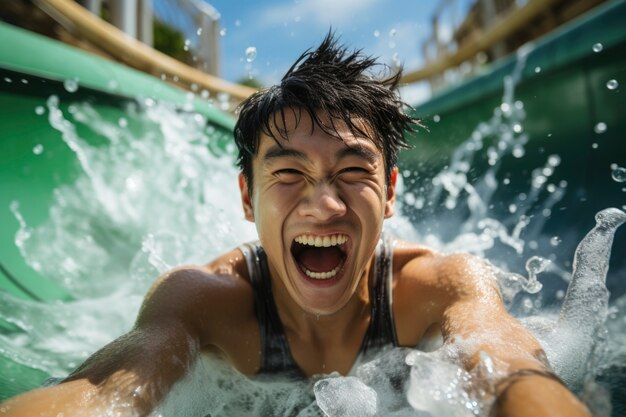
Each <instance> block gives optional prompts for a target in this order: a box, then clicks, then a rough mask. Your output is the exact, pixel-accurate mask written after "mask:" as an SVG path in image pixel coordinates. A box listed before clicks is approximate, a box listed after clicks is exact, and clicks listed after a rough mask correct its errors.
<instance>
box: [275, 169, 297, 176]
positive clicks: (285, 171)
mask: <svg viewBox="0 0 626 417" xmlns="http://www.w3.org/2000/svg"><path fill="white" fill-rule="evenodd" d="M281 174H287V175H288V174H291V175H302V172H300V171H298V170H297V169H293V168H284V169H279V170H277V171H274V175H281Z"/></svg>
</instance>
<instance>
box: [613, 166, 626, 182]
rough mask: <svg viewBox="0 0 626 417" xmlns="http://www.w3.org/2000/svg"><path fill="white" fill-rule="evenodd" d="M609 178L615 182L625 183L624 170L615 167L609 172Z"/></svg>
mask: <svg viewBox="0 0 626 417" xmlns="http://www.w3.org/2000/svg"><path fill="white" fill-rule="evenodd" d="M611 177H612V178H613V180H614V181H617V182H626V168H622V167H616V168H614V169H613V170H612V171H611Z"/></svg>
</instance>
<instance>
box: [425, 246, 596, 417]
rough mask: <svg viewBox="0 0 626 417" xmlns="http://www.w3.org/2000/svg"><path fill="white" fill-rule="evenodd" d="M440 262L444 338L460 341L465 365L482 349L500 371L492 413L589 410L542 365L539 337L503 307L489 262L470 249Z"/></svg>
mask: <svg viewBox="0 0 626 417" xmlns="http://www.w3.org/2000/svg"><path fill="white" fill-rule="evenodd" d="M438 263H439V265H438V267H437V270H438V271H437V272H438V273H437V276H438V281H439V284H440V285H442V286H443V288H445V292H446V297H449V299H450V302H449V303H448V304H447V307H446V308H445V309H444V312H443V322H442V333H443V336H444V342H445V343H454V344H456V345H457V346H460V347H461V351H462V359H463V361H464V365H465V367H466V368H467V369H468V370H471V369H473V368H474V367H476V366H477V365H478V364H479V361H480V352H485V353H487V354H488V355H489V356H490V357H491V359H492V360H493V362H494V365H495V368H496V370H497V371H499V372H500V373H501V374H502V375H503V376H502V377H501V378H500V379H499V381H498V382H497V383H496V396H497V398H496V402H495V403H494V406H493V410H492V415H493V416H502V417H505V416H506V417H517V416H531V415H532V416H537V417H539V416H550V417H556V416H567V417H574V416H589V415H590V414H589V411H588V410H587V409H586V407H585V406H584V405H583V404H582V403H581V402H580V401H579V400H578V399H577V398H576V397H575V396H574V395H573V394H572V393H571V392H570V391H569V390H568V389H567V388H566V387H565V385H563V384H562V383H560V382H559V380H558V378H555V377H552V375H551V374H550V372H549V370H548V369H546V368H547V366H548V364H547V362H546V360H545V354H544V352H543V350H542V348H541V346H540V345H539V343H538V342H537V340H536V339H535V338H534V337H533V336H532V335H531V334H530V332H529V331H528V330H527V329H525V328H524V327H523V326H522V325H521V324H520V323H519V322H518V321H517V320H516V319H514V318H513V317H511V316H510V315H509V314H508V313H507V311H506V309H505V307H504V304H503V303H502V299H501V297H500V294H499V290H498V288H497V281H496V278H495V275H494V273H493V270H492V267H490V266H489V265H487V264H486V263H485V262H483V261H481V260H478V259H477V258H474V257H471V256H469V255H450V256H446V257H442V258H441V260H440V261H438ZM526 370H529V371H526Z"/></svg>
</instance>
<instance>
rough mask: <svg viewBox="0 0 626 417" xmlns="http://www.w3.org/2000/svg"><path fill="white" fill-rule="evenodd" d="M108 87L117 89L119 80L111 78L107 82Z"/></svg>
mask: <svg viewBox="0 0 626 417" xmlns="http://www.w3.org/2000/svg"><path fill="white" fill-rule="evenodd" d="M107 87H108V88H109V90H117V81H116V80H109V82H108V83H107Z"/></svg>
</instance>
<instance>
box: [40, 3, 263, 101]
mask: <svg viewBox="0 0 626 417" xmlns="http://www.w3.org/2000/svg"><path fill="white" fill-rule="evenodd" d="M35 3H36V4H37V5H38V6H39V7H40V8H41V9H43V10H44V11H45V12H46V13H47V14H48V15H50V16H51V17H52V18H53V19H55V20H56V21H57V22H58V23H59V24H61V25H62V26H64V27H65V28H66V29H67V30H68V31H70V32H71V33H73V34H75V35H78V36H80V37H82V38H84V39H86V40H87V41H89V42H91V43H92V44H94V45H96V46H98V47H99V48H101V49H102V50H104V51H105V52H107V53H108V54H109V55H111V56H112V57H114V58H115V59H117V60H119V61H121V62H124V63H125V64H127V65H129V66H131V67H133V68H136V69H138V70H140V71H144V72H147V73H149V74H152V75H155V76H157V77H161V76H162V75H165V76H166V77H167V78H168V79H172V78H174V76H175V77H177V79H178V82H179V83H180V84H183V85H186V86H188V87H189V86H191V85H192V84H195V85H196V86H198V88H200V89H206V90H208V91H209V92H211V93H212V94H217V93H227V94H228V95H229V96H230V97H231V98H232V99H233V100H234V101H242V100H244V99H245V98H247V97H248V96H250V95H251V94H252V93H254V92H255V91H256V90H254V89H253V88H250V87H247V86H243V85H239V84H235V83H231V82H228V81H226V80H223V79H221V78H218V77H215V76H212V75H209V74H206V73H204V72H202V71H200V70H198V69H195V68H192V67H190V66H188V65H186V64H184V63H182V62H180V61H178V60H176V59H174V58H172V57H169V56H167V55H165V54H163V53H161V52H159V51H156V50H154V49H152V48H151V47H149V46H147V45H146V44H144V43H142V42H140V41H138V40H136V39H134V38H132V37H130V36H128V35H126V34H125V33H124V32H122V31H121V30H119V29H118V28H116V27H115V26H113V25H111V24H109V23H107V22H105V21H104V20H102V19H100V18H98V17H97V16H94V15H93V14H91V13H90V12H89V11H87V10H86V9H84V8H83V7H82V6H80V5H79V4H77V3H75V2H74V1H71V0H35Z"/></svg>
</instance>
